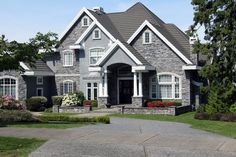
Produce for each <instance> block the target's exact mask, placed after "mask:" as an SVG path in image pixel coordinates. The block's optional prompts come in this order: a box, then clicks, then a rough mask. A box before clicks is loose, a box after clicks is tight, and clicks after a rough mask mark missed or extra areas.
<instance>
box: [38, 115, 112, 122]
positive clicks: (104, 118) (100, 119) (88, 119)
mask: <svg viewBox="0 0 236 157" xmlns="http://www.w3.org/2000/svg"><path fill="white" fill-rule="evenodd" d="M38 118H39V119H40V120H41V121H43V122H49V121H63V122H79V123H105V124H109V123H110V118H109V117H108V116H99V117H70V116H65V115H50V116H49V115H47V116H46V115H41V116H38Z"/></svg>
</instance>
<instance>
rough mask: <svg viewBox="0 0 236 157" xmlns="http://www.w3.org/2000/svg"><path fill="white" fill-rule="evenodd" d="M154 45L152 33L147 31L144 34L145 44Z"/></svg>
mask: <svg viewBox="0 0 236 157" xmlns="http://www.w3.org/2000/svg"><path fill="white" fill-rule="evenodd" d="M151 43H152V32H151V31H149V30H147V31H145V32H144V33H143V44H151Z"/></svg>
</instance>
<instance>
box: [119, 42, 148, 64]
mask: <svg viewBox="0 0 236 157" xmlns="http://www.w3.org/2000/svg"><path fill="white" fill-rule="evenodd" d="M122 44H123V45H124V46H125V47H126V48H127V49H128V50H129V51H130V52H131V53H132V54H133V55H134V56H135V57H136V58H137V59H138V60H139V61H140V62H141V63H142V64H143V65H150V64H149V63H148V61H147V60H146V59H145V58H144V57H143V56H142V55H141V54H140V53H138V51H137V50H135V49H134V48H133V46H131V45H129V44H127V43H126V42H123V43H122Z"/></svg>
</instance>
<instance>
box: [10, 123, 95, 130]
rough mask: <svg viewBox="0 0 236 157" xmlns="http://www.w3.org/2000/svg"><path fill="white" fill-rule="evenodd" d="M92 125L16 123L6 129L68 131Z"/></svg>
mask: <svg viewBox="0 0 236 157" xmlns="http://www.w3.org/2000/svg"><path fill="white" fill-rule="evenodd" d="M91 124H92V123H76V122H74V123H72V122H71V123H64V122H55V123H53V122H50V123H14V124H7V125H6V127H14V128H52V129H67V128H78V127H82V126H86V125H91Z"/></svg>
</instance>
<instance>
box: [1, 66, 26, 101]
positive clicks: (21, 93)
mask: <svg viewBox="0 0 236 157" xmlns="http://www.w3.org/2000/svg"><path fill="white" fill-rule="evenodd" d="M20 74H21V72H20V71H15V70H7V71H2V72H0V77H1V76H12V77H15V78H17V79H18V99H19V100H25V99H26V98H27V97H26V95H27V88H26V81H25V78H24V76H22V75H20Z"/></svg>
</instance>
